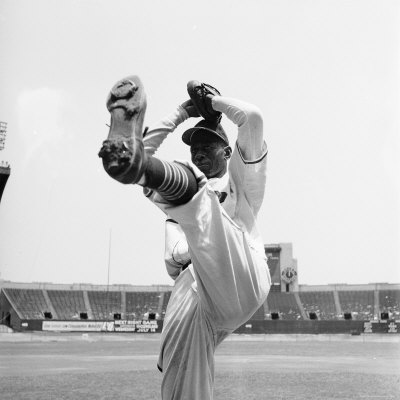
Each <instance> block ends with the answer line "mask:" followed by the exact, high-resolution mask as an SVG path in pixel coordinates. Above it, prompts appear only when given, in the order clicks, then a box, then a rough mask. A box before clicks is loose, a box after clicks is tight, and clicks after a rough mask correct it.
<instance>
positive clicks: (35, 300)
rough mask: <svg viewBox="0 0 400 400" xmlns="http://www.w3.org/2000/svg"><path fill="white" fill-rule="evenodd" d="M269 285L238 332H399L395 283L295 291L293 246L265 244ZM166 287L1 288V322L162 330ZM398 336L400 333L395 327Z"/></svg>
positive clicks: (28, 327) (26, 326)
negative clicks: (258, 306)
mask: <svg viewBox="0 0 400 400" xmlns="http://www.w3.org/2000/svg"><path fill="white" fill-rule="evenodd" d="M265 252H266V255H267V257H268V265H269V268H270V271H271V278H272V286H271V291H270V293H269V295H268V297H267V300H266V301H265V303H264V304H263V305H262V306H261V307H260V308H259V309H258V310H257V311H256V313H255V314H254V315H253V317H252V318H251V319H250V320H249V321H247V322H246V323H245V324H243V325H242V326H241V327H239V328H238V329H237V331H236V332H237V333H249V334H250V333H263V334H268V333H270V334H271V333H275V334H290V333H299V334H301V333H305V334H306V333H307V334H319V333H324V334H334V333H341V334H345V333H351V334H353V335H359V334H361V333H397V332H398V324H399V323H400V284H388V283H373V284H364V285H347V284H334V285H299V284H298V275H299V274H298V268H297V260H296V259H294V258H293V247H292V244H291V243H280V244H271V245H265ZM171 290H172V287H171V286H167V285H165V286H133V285H88V284H79V283H76V284H71V285H68V284H51V283H17V282H7V281H2V282H1V294H0V315H1V321H2V324H3V325H5V326H6V327H7V328H9V329H12V330H13V331H17V332H26V331H53V332H55V331H56V332H59V331H63V332H73V331H84V332H96V331H97V332H101V331H108V332H111V331H115V332H136V333H149V332H150V333H151V332H153V333H157V332H161V329H162V323H163V317H164V315H165V311H166V308H167V304H168V300H169V297H170V295H171ZM399 331H400V327H399Z"/></svg>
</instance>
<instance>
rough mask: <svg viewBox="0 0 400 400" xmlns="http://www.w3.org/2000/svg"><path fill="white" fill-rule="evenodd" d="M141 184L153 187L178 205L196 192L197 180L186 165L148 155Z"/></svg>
mask: <svg viewBox="0 0 400 400" xmlns="http://www.w3.org/2000/svg"><path fill="white" fill-rule="evenodd" d="M144 175H145V182H143V186H145V187H148V188H150V189H154V190H155V191H156V192H158V193H159V194H160V196H162V197H163V198H164V199H165V200H166V201H168V202H169V203H171V204H175V205H179V204H184V203H187V202H188V201H189V200H190V199H191V198H192V197H193V196H194V194H195V193H196V192H197V181H196V178H195V176H194V175H193V172H192V171H191V170H190V169H189V168H187V167H186V166H184V165H182V164H179V163H176V162H168V161H163V160H160V159H158V158H155V157H152V156H150V157H148V160H147V167H146V172H145V173H144Z"/></svg>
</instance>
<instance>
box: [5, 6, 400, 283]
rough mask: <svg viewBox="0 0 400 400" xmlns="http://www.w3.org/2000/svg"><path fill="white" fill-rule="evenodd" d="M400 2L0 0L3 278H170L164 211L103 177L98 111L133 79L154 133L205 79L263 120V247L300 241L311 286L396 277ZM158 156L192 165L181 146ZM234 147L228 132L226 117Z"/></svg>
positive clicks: (175, 141) (302, 276) (103, 131)
mask: <svg viewBox="0 0 400 400" xmlns="http://www.w3.org/2000/svg"><path fill="white" fill-rule="evenodd" d="M399 27H400V6H399V3H398V2H396V1H381V0H378V1H371V0H361V1H341V0H337V1H321V0H315V1H303V0H301V1H298V0H293V1H282V0H279V1H278V0H277V1H255V0H251V1H249V0H247V1H242V0H241V1H232V0H225V1H218V2H216V1H212V0H207V1H202V2H198V1H196V2H195V1H178V0H173V1H170V0H169V1H166V0H153V1H132V0H129V1H115V0H112V1H111V0H110V1H92V0H86V1H82V0H81V1H51V0H49V1H39V0H35V1H29V0H27V1H19V0H2V1H1V2H0V120H1V121H6V122H7V123H8V136H7V141H6V148H5V150H3V151H2V152H0V161H1V160H3V161H8V162H9V163H10V164H11V176H10V178H9V180H8V183H7V186H6V188H5V191H4V193H3V198H2V201H1V206H0V273H1V275H0V278H2V279H7V280H12V281H19V282H31V281H46V282H54V283H73V282H87V283H98V284H106V283H107V266H108V249H109V237H110V231H111V232H112V235H111V238H112V241H111V264H110V265H111V267H110V283H121V284H122V283H127V284H128V283H129V284H139V285H141V284H143V285H147V284H172V281H171V280H170V279H169V277H168V275H167V273H166V271H165V269H164V266H163V252H164V216H163V214H162V213H161V211H159V210H158V209H157V208H156V207H155V206H154V205H152V204H151V203H150V202H148V200H146V199H145V198H144V197H143V195H142V193H141V189H140V188H139V187H134V186H123V185H120V184H118V183H117V182H114V181H113V180H112V179H110V178H109V177H108V176H107V175H106V174H105V172H104V171H103V169H102V166H101V160H100V159H99V158H98V157H97V152H98V150H99V148H100V146H101V143H102V141H103V140H104V139H105V138H106V136H107V133H108V129H107V127H106V125H105V124H106V123H108V122H109V114H108V112H107V110H106V107H105V99H106V96H107V93H108V91H109V89H110V88H111V87H112V85H113V84H114V83H115V82H116V81H117V80H118V79H120V78H122V77H124V76H127V75H130V74H137V75H139V76H140V77H141V79H142V81H143V82H144V85H145V88H146V92H147V96H148V109H147V110H148V111H147V114H146V124H147V125H148V124H151V123H154V122H156V121H157V120H158V119H159V118H161V117H163V116H165V115H167V114H168V113H169V112H170V111H172V110H174V108H175V107H176V105H178V104H180V103H181V102H183V101H184V100H186V99H187V97H188V96H187V92H186V83H187V81H189V80H191V79H197V80H201V81H205V82H207V83H210V84H212V85H214V86H216V87H217V88H218V89H220V91H221V92H222V93H223V94H225V95H227V96H231V97H237V98H239V99H243V100H246V101H249V102H252V103H254V104H256V105H257V106H258V107H260V108H261V110H262V111H263V114H264V118H265V121H264V127H265V135H266V139H267V142H268V145H269V156H268V157H269V160H268V163H269V164H268V184H267V192H266V197H265V202H264V204H263V207H262V210H261V213H260V215H259V225H260V230H261V232H262V234H263V237H264V241H265V243H279V242H292V243H293V250H294V257H295V258H297V260H298V267H299V283H300V284H325V283H343V282H346V283H370V282H391V283H398V282H400V268H399V264H400V263H399V258H400V257H399V255H400V234H399V226H400V209H399V191H400V185H399V175H398V171H399V167H400V157H399V155H400V151H399V146H400V145H399V119H400V117H399V115H400V113H399V111H400V109H399V104H400V103H399V93H400V91H399V89H400V80H399V71H400V69H399V64H400V63H399V57H400V48H399V43H400V40H399V39H400V35H399V32H400V28H399ZM196 122H197V120H192V121H189V122H186V123H185V124H184V125H183V126H182V127H180V128H178V131H177V132H176V134H174V135H173V137H170V138H168V139H167V141H166V142H165V144H164V145H163V147H162V148H161V149H160V151H159V153H158V155H159V156H160V157H163V158H166V159H169V160H172V159H175V158H177V159H182V158H187V157H188V156H189V153H188V148H187V147H186V146H185V145H184V144H183V143H182V142H181V140H180V137H181V134H182V132H183V131H184V129H185V128H187V127H189V126H192V125H193V124H194V123H196ZM225 127H226V128H227V129H228V131H229V135H230V138H231V141H234V138H235V137H234V135H235V129H234V127H233V125H230V124H229V123H225Z"/></svg>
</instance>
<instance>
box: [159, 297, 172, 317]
mask: <svg viewBox="0 0 400 400" xmlns="http://www.w3.org/2000/svg"><path fill="white" fill-rule="evenodd" d="M171 293H172V292H171V291H168V292H164V300H163V303H162V306H161V318H164V316H165V312H166V311H167V306H168V302H169V298H170V297H171Z"/></svg>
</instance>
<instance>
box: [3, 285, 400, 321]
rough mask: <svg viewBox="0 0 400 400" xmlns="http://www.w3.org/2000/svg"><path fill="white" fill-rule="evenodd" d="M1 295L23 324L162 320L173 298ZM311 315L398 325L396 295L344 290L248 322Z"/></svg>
mask: <svg viewBox="0 0 400 400" xmlns="http://www.w3.org/2000/svg"><path fill="white" fill-rule="evenodd" d="M53 286H56V285H53ZM358 286H360V285H358ZM1 291H2V293H3V292H4V294H6V297H7V298H8V300H9V302H10V303H11V305H12V307H13V308H14V309H15V311H16V312H17V314H18V315H19V317H20V318H21V319H26V320H44V319H58V320H77V319H86V318H88V319H92V320H110V319H114V318H116V315H119V317H121V318H123V319H127V320H134V319H145V318H149V316H150V315H151V314H154V315H155V316H156V317H157V318H160V319H163V318H164V316H165V312H166V309H167V305H168V301H169V299H170V296H171V290H168V289H165V288H163V289H162V290H161V291H157V290H154V291H148V290H145V291H141V290H138V291H135V290H130V291H127V290H115V289H114V290H111V291H107V290H83V289H82V290H72V289H71V290H68V289H65V288H63V289H60V290H58V289H55V288H48V289H45V288H40V289H29V288H10V287H8V288H2V289H1ZM336 295H337V296H336ZM335 299H336V303H335ZM339 311H340V312H339ZM312 313H314V314H315V316H316V319H319V320H341V319H343V315H344V314H350V315H351V319H354V320H364V321H369V320H374V319H375V320H376V319H380V318H381V315H382V314H381V313H387V314H388V316H389V319H400V290H399V289H393V290H389V289H383V288H381V289H376V288H374V287H371V288H370V289H369V290H361V289H360V288H356V290H350V288H348V287H347V286H346V287H345V288H343V289H340V290H337V291H334V290H326V291H323V290H317V291H316V290H315V289H314V290H304V289H303V290H301V291H299V292H296V293H295V292H270V293H269V295H268V297H267V300H266V301H265V303H264V304H263V305H262V306H261V307H260V308H259V309H258V310H257V311H256V312H255V313H254V315H253V316H252V318H251V319H252V320H259V321H262V320H266V319H275V318H278V319H280V320H287V321H298V320H303V319H311V314H312ZM52 314H53V315H52ZM82 314H84V316H82ZM273 314H274V317H275V318H273Z"/></svg>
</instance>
